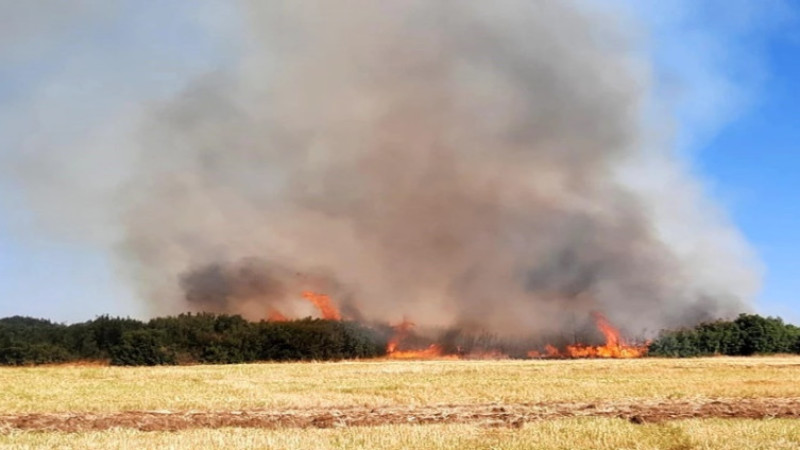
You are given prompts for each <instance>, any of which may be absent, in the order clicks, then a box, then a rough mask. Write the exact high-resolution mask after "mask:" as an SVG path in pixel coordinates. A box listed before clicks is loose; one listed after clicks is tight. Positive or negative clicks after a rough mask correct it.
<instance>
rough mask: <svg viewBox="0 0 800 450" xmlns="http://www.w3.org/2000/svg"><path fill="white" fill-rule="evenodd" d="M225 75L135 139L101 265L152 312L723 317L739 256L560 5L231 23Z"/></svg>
mask: <svg viewBox="0 0 800 450" xmlns="http://www.w3.org/2000/svg"><path fill="white" fill-rule="evenodd" d="M246 16H247V17H248V18H249V34H248V44H247V47H246V50H245V55H244V57H243V59H242V61H241V64H240V65H238V66H237V67H235V68H232V69H231V70H228V71H225V72H224V73H217V74H213V75H209V76H208V77H206V78H204V79H202V80H198V81H197V82H196V83H195V84H194V85H193V86H192V87H191V88H189V89H188V90H186V91H185V92H184V93H183V94H182V95H180V96H179V97H178V98H175V99H174V100H173V101H170V102H168V103H167V104H164V105H162V106H161V107H159V108H158V110H157V112H156V113H154V114H152V115H151V117H150V119H149V120H148V122H147V124H146V126H145V127H144V133H143V139H142V142H141V145H142V149H143V150H142V154H141V155H140V160H139V165H138V166H137V168H136V171H135V173H134V175H133V177H132V178H131V181H130V183H129V185H128V186H127V187H126V190H125V195H124V200H123V201H124V202H125V204H126V205H127V210H126V214H125V217H124V223H125V227H126V239H125V242H124V245H123V249H122V251H123V253H124V256H125V258H126V261H127V262H128V264H129V268H130V269H131V270H132V271H133V272H134V279H136V280H137V281H138V282H139V285H140V287H141V289H142V291H141V294H142V296H143V297H145V298H147V299H150V301H151V302H152V303H153V306H154V312H156V313H173V312H178V311H184V310H187V309H194V310H214V311H226V312H231V313H242V314H244V315H246V316H248V317H250V318H264V317H266V314H267V310H268V308H276V309H278V310H280V311H281V312H283V313H284V314H286V315H288V316H293V315H294V316H298V315H306V314H309V313H311V312H312V311H313V310H312V309H309V308H310V305H308V304H307V303H304V302H303V301H302V300H301V297H300V293H301V291H302V290H304V289H312V290H319V291H322V292H325V293H327V294H329V295H331V297H332V298H333V299H334V301H336V302H338V303H339V305H340V306H343V305H344V306H347V308H346V311H345V313H347V311H350V315H351V316H353V315H355V314H359V315H361V316H363V318H365V319H368V320H373V319H374V320H389V321H397V320H399V319H401V318H402V317H403V316H407V317H409V318H411V319H412V320H414V321H415V322H417V323H419V324H423V325H440V326H451V325H452V326H464V327H476V328H481V329H485V330H488V331H492V332H502V333H532V332H533V333H535V332H551V331H553V330H555V329H559V328H560V327H563V326H565V324H569V323H574V322H575V321H583V320H585V318H587V317H588V314H589V312H590V311H594V310H599V311H603V312H605V313H606V314H607V315H608V316H609V318H610V319H611V320H612V321H613V322H616V323H618V324H619V325H621V326H622V327H623V328H627V329H628V330H635V331H641V330H642V329H650V330H656V329H658V328H660V327H663V326H674V325H677V324H686V323H690V322H695V321H698V320H702V319H707V318H710V317H718V316H725V315H730V314H733V313H736V312H738V311H741V310H743V309H747V303H748V302H749V301H750V299H751V296H752V295H753V293H754V291H755V289H756V287H757V276H756V274H755V273H754V271H753V270H752V269H751V266H750V262H749V260H748V258H749V257H748V251H747V247H746V245H745V244H744V243H743V242H742V241H741V239H740V237H739V235H738V234H737V232H736V231H735V230H733V229H732V228H731V227H730V226H729V225H728V224H727V222H726V221H725V219H724V218H723V217H722V216H721V215H720V214H718V213H717V212H716V209H715V207H714V206H713V205H710V204H709V202H708V201H707V200H705V199H704V197H703V195H702V190H701V189H700V188H699V187H698V183H697V182H696V181H695V180H693V179H692V177H691V176H689V175H688V174H687V171H686V170H684V169H683V168H682V166H681V164H680V162H679V161H677V160H676V158H674V157H673V156H671V153H670V152H669V151H668V150H661V149H662V148H664V147H665V146H664V145H663V142H659V141H658V140H657V139H655V138H653V137H651V133H650V131H649V130H648V129H647V128H646V127H645V126H644V125H643V123H645V122H646V121H645V110H646V106H647V104H648V102H649V101H651V100H652V99H651V98H650V89H649V80H648V72H647V67H648V66H647V64H646V61H643V60H642V59H641V56H640V55H641V52H639V51H637V48H636V47H635V46H633V45H632V42H633V41H634V40H635V39H634V38H635V36H630V35H625V34H623V33H621V32H619V30H617V29H616V28H618V27H617V26H616V25H615V23H614V22H613V21H610V20H609V18H608V17H605V16H602V15H600V14H599V13H598V14H595V13H592V12H588V11H586V10H584V9H581V8H578V7H577V6H576V5H574V4H571V3H570V2H567V1H537V2H531V1H527V0H519V1H515V0H501V1H492V2H488V1H483V0H459V1H445V0H442V1H429V0H411V1H396V2H376V1H371V0H370V1H367V0H363V1H357V0H349V1H342V2H333V1H291V2H288V1H287V2H283V1H267V2H264V1H253V2H251V3H250V4H249V5H247V12H246Z"/></svg>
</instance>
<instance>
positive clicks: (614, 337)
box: [528, 312, 647, 358]
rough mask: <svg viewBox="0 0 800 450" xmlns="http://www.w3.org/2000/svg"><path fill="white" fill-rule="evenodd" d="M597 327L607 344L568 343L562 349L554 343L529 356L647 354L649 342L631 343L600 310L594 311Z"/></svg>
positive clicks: (609, 356) (636, 355)
mask: <svg viewBox="0 0 800 450" xmlns="http://www.w3.org/2000/svg"><path fill="white" fill-rule="evenodd" d="M592 317H593V318H594V321H595V324H596V325H597V329H598V330H600V332H601V333H603V336H604V337H605V339H606V343H605V345H598V346H592V345H586V344H573V345H568V346H566V348H565V349H564V351H561V350H559V349H557V348H556V347H553V346H552V345H547V346H545V352H544V353H542V352H539V351H537V350H531V351H529V352H528V357H529V358H640V357H642V356H645V355H646V354H647V343H644V344H642V345H630V344H628V343H626V342H625V340H624V339H622V336H621V334H620V332H619V330H618V329H617V328H616V327H615V326H613V325H611V322H609V321H608V319H607V318H606V317H605V316H604V315H602V314H600V313H599V312H594V313H592Z"/></svg>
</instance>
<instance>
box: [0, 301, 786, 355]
mask: <svg viewBox="0 0 800 450" xmlns="http://www.w3.org/2000/svg"><path fill="white" fill-rule="evenodd" d="M392 332H393V331H392V329H391V328H390V327H388V326H386V327H369V326H366V325H363V324H359V323H357V322H349V321H334V320H321V319H311V318H308V319H302V320H294V321H286V322H267V321H261V322H249V321H247V320H245V319H243V318H242V317H240V316H231V315H215V314H207V313H200V314H181V315H179V316H175V317H163V318H156V319H152V320H150V321H148V322H142V321H138V320H134V319H123V318H112V317H108V316H101V317H98V318H96V319H94V320H91V321H88V322H83V323H76V324H72V325H64V324H58V323H53V322H50V321H48V320H42V319H33V318H29V317H19V316H15V317H9V318H4V319H0V365H30V364H46V363H60V362H69V361H80V360H99V361H109V362H110V363H111V364H114V365H161V364H193V363H206V364H208V363H212V364H214V363H216V364H225V363H244V362H253V361H298V360H341V359H354V358H372V357H378V356H384V355H385V354H386V344H387V341H388V339H389V338H390V336H391V334H392ZM771 353H800V328H798V327H796V326H794V325H789V324H784V323H783V321H782V320H781V319H778V318H772V317H761V316H758V315H754V314H742V315H740V316H739V317H738V318H736V319H735V320H732V321H723V320H720V321H716V322H709V323H702V324H699V325H697V326H696V327H693V328H686V329H681V330H672V331H663V332H662V333H661V334H660V335H659V336H658V338H656V339H655V340H653V341H652V342H651V343H650V344H649V355H650V356H666V357H691V356H704V355H742V356H745V355H753V354H771Z"/></svg>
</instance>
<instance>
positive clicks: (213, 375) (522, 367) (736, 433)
mask: <svg viewBox="0 0 800 450" xmlns="http://www.w3.org/2000/svg"><path fill="white" fill-rule="evenodd" d="M799 380H800V357H790V356H787V357H754V358H701V359H682V360H677V359H636V360H560V361H538V360H537V361H353V362H339V363H280V364H267V363H265V364H249V365H228V366H182V367H153V368H141V367H136V368H130V367H104V366H55V367H24V368H2V369H0V385H2V387H3V389H2V390H1V391H0V415H2V416H4V417H5V418H6V425H4V428H0V430H2V434H0V445H2V446H5V447H14V448H40V447H53V448H64V447H69V446H71V447H73V448H89V447H94V448H197V447H206V448H208V447H212V448H243V447H247V448H254V447H256V448H511V449H516V448H520V449H521V448H636V449H651V448H673V449H694V448H698V449H700V448H800V419H797V418H767V419H742V418H737V417H738V413H737V412H736V411H733V410H730V408H729V405H735V404H736V402H747V401H758V402H766V403H765V404H767V405H768V404H769V402H770V401H781V402H783V406H782V408H783V409H782V410H781V411H783V412H782V413H781V414H782V416H786V414H787V412H788V413H789V415H792V416H793V415H794V412H795V409H796V406H795V405H800V382H798V381H799ZM717 400H724V402H725V404H724V405H722V406H724V408H722V407H720V408H718V409H719V410H720V411H722V412H721V413H720V414H721V416H720V417H732V418H718V417H717V413H716V412H715V413H707V412H699V411H700V410H699V409H697V408H694V407H693V406H692V405H700V404H705V405H706V406H708V405H709V404H714V403H715V402H716V403H719V402H718V401H717ZM670 402H671V403H670ZM787 402H788V403H787ZM661 403H664V404H680V405H681V408H683V409H682V410H679V412H680V413H681V414H678V415H675V416H674V417H675V418H676V419H677V420H658V421H655V422H650V421H644V422H645V423H637V422H636V421H631V420H626V419H625V418H615V416H614V410H613V408H615V407H616V406H615V405H617V406H620V407H621V408H622V409H620V411H629V410H630V407H633V406H636V405H643V404H646V405H652V407H651V409H653V408H658V407H659V406H658V405H659V404H661ZM555 404H558V405H561V406H559V408H561V409H558V408H556V409H553V408H550V409H549V410H548V409H547V408H548V405H555ZM596 404H598V405H601V406H600V407H599V408H600V409H599V410H598V411H601V412H602V411H605V412H602V414H600V413H598V414H597V415H595V414H593V413H591V412H589V413H586V412H582V411H583V409H584V406H585V407H587V408H594V407H595V405H596ZM487 405H489V406H492V405H496V407H497V408H500V409H498V411H505V407H506V406H507V407H508V408H510V409H509V411H512V410H514V409H513V408H517V409H516V410H522V409H524V408H539V409H538V410H537V411H539V410H541V411H545V412H546V413H547V414H543V415H542V414H540V415H538V416H536V417H548V418H547V419H541V420H538V419H537V420H531V417H532V416H530V415H528V416H524V415H523V416H520V417H523V418H524V420H520V421H518V422H514V423H512V424H511V425H513V426H505V425H508V424H504V423H502V422H496V421H495V422H489V421H481V420H475V421H474V423H473V422H472V419H471V418H470V417H468V416H467V414H466V413H465V414H461V415H460V416H458V417H460V418H459V419H458V420H459V422H458V423H449V420H450V419H447V418H446V417H445V418H441V417H440V418H438V419H437V418H434V419H435V420H440V419H441V420H440V421H441V423H430V424H423V425H419V424H414V423H408V424H406V423H398V419H397V417H395V419H393V421H387V422H386V424H383V423H381V422H380V420H376V421H374V423H372V422H370V423H372V425H371V426H348V425H347V422H346V421H340V422H332V424H333V425H331V424H328V425H325V426H320V427H317V426H305V425H303V426H300V427H294V426H293V427H282V426H278V427H272V428H270V429H261V428H252V426H253V425H249V426H250V427H241V428H240V427H228V426H222V427H215V426H211V427H205V426H199V428H198V427H196V426H194V425H193V426H191V427H189V428H185V429H177V428H176V429H175V430H170V429H169V427H166V428H165V429H157V428H153V430H155V431H142V429H139V428H137V427H136V426H135V425H131V424H130V423H128V422H125V423H124V424H123V425H119V426H116V425H114V424H113V421H112V422H111V425H103V427H101V429H98V430H94V429H80V430H78V431H74V432H63V431H59V430H61V428H59V427H55V428H53V427H50V428H48V426H49V425H47V426H44V425H43V426H42V427H40V428H37V426H38V425H36V426H32V425H25V423H26V422H25V421H26V420H28V421H29V422H30V420H29V419H27V418H26V417H27V416H26V415H31V417H33V416H36V415H50V416H52V417H55V418H56V419H58V420H60V421H62V422H63V423H66V422H68V421H69V420H73V419H70V418H69V417H72V416H69V415H74V416H76V417H78V416H80V415H81V414H83V415H88V416H90V417H95V416H92V415H93V414H94V415H98V414H99V415H103V414H105V415H107V416H108V417H111V416H114V415H120V414H123V413H125V412H137V411H139V412H146V411H153V412H154V414H165V415H168V414H172V413H178V412H180V413H182V414H184V413H185V414H193V413H194V412H206V413H216V412H220V413H227V412H236V414H239V413H240V412H242V411H244V412H245V413H246V412H248V411H255V412H259V411H260V412H261V413H263V414H271V412H281V411H295V412H298V414H306V413H307V412H308V411H312V412H317V413H319V412H326V411H334V412H335V411H338V410H342V411H345V412H344V413H342V414H345V415H346V414H354V413H353V412H352V411H359V414H362V415H369V414H370V412H375V411H379V412H380V411H381V410H386V411H394V413H393V414H394V415H395V416H397V415H398V414H406V413H407V414H409V420H412V419H414V418H412V417H411V415H412V413H413V412H414V411H416V408H427V410H436V409H437V408H441V409H443V410H446V409H448V408H449V409H454V410H455V409H459V408H460V409H461V410H463V411H467V412H469V411H473V412H474V411H478V409H477V408H487V407H489V406H487ZM515 405H516V406H515ZM526 405H530V406H526ZM570 405H574V408H573V406H570ZM581 405H584V406H581ZM586 405H588V406H586ZM602 405H606V406H602ZM608 405H610V406H608ZM748 405H749V404H748ZM493 407H494V406H493ZM348 408H350V410H348ZM381 408H383V409H381ZM392 408H394V409H392ZM602 408H606V409H605V410H603V409H602ZM626 408H627V409H626ZM725 408H728V409H725ZM748 408H749V409H748ZM516 410H514V411H516ZM562 410H563V411H565V413H564V417H561V416H560V415H561V412H560V411H562ZM573 410H574V411H573ZM751 410H753V407H752V406H747V407H746V408H744V409H742V411H744V412H745V413H746V415H745V416H746V417H762V416H764V417H770V413H769V411H771V410H770V409H765V410H763V411H766V412H763V411H762V412H759V411H760V410H759V411H755V412H753V411H751ZM347 411H350V412H347ZM398 411H399V412H398ZM732 411H733V412H732ZM573 413H575V414H579V415H580V416H579V417H574V416H572V415H573ZM684 413H685V414H684ZM797 413H798V415H800V411H797ZM59 414H60V416H59ZM470 414H473V413H472V412H470ZM475 414H477V413H474V414H473V415H475ZM537 414H539V413H537ZM630 414H632V413H629V414H628V416H630ZM509 415H510V413H509V414H505V416H509ZM693 415H694V416H696V417H693ZM50 416H47V417H50ZM67 416H69V417H67ZM706 416H708V417H706ZM20 417H22V418H23V419H24V420H22V419H20ZM65 417H67V418H65ZM114 417H116V416H114ZM192 417H195V416H192ZM197 417H199V416H197ZM437 417H438V416H437ZM443 417H444V416H443ZM452 417H456V416H455V415H453V416H452ZM39 419H41V418H39ZM68 419H69V420H68ZM434 419H431V420H434ZM41 420H43V419H41ZM48 420H49V419H48ZM108 420H111V419H108ZM108 420H107V421H108ZM426 420H427V419H426ZM462 421H463V423H462ZM12 422H13V424H16V425H9V424H10V423H12ZM42 423H47V422H46V421H42ZM59 423H61V422H59ZM209 423H211V422H209ZM281 423H283V422H281ZM19 424H23V425H19ZM342 424H344V425H342ZM498 424H499V425H498ZM19 427H22V428H19ZM25 427H28V428H25ZM143 429H147V428H143Z"/></svg>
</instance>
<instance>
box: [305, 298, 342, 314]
mask: <svg viewBox="0 0 800 450" xmlns="http://www.w3.org/2000/svg"><path fill="white" fill-rule="evenodd" d="M302 295H303V298H305V299H306V300H308V301H310V302H311V303H312V304H313V305H314V306H315V307H316V308H317V309H318V310H319V313H320V314H321V315H322V318H323V319H326V320H342V315H341V314H340V313H339V310H338V309H336V306H334V305H333V302H332V301H331V298H330V297H328V296H327V295H325V294H318V293H316V292H312V291H303V294H302Z"/></svg>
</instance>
